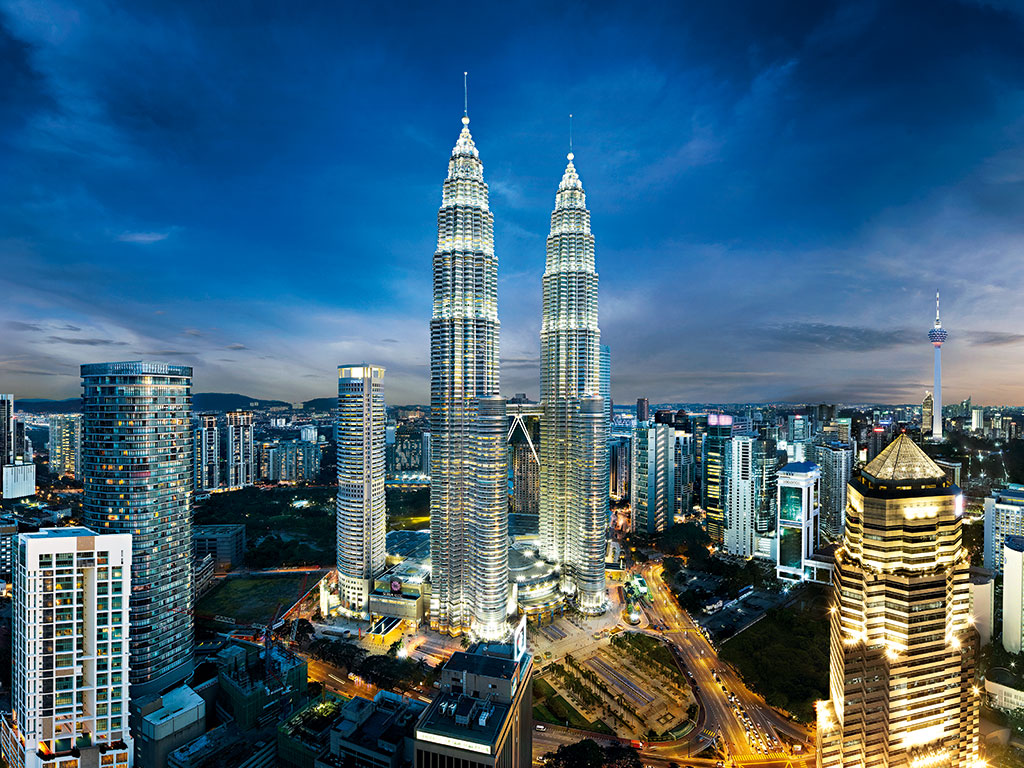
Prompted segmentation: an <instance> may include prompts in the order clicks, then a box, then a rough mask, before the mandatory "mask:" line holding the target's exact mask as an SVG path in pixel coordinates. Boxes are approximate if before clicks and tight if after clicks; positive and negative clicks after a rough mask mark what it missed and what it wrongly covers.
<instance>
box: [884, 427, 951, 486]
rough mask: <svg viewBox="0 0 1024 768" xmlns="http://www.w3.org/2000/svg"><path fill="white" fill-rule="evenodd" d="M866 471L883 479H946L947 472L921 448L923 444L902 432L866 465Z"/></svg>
mask: <svg viewBox="0 0 1024 768" xmlns="http://www.w3.org/2000/svg"><path fill="white" fill-rule="evenodd" d="M864 473H865V474H867V475H871V476H872V477H874V478H876V479H878V480H881V481H893V480H944V479H945V478H946V473H945V472H943V471H942V468H941V467H940V466H939V465H938V464H936V463H935V462H934V461H932V459H931V457H930V456H929V455H928V454H927V453H925V452H924V451H922V450H921V446H919V445H918V444H917V443H915V442H914V441H913V440H911V439H910V438H909V437H907V436H906V434H902V435H900V436H899V437H897V438H896V439H895V440H893V441H892V442H891V443H889V445H888V447H886V449H885V450H884V451H882V452H881V453H880V454H878V455H877V456H875V458H873V459H872V460H871V461H870V462H868V465H867V466H866V467H864Z"/></svg>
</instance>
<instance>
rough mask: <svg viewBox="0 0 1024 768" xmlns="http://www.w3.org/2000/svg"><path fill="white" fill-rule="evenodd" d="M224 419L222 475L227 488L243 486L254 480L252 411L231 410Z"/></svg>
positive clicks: (254, 453) (254, 452)
mask: <svg viewBox="0 0 1024 768" xmlns="http://www.w3.org/2000/svg"><path fill="white" fill-rule="evenodd" d="M224 421H225V422H226V426H225V429H224V434H225V439H224V465H225V469H224V475H225V480H226V481H227V487H228V488H244V487H245V486H247V485H252V484H253V483H255V482H256V445H255V442H254V440H253V431H252V412H251V411H231V412H230V413H227V414H225V416H224Z"/></svg>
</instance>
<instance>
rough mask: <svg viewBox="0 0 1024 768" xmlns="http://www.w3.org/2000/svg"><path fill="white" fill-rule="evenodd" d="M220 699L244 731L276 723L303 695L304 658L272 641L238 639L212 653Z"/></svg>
mask: <svg viewBox="0 0 1024 768" xmlns="http://www.w3.org/2000/svg"><path fill="white" fill-rule="evenodd" d="M215 662H216V664H217V680H218V683H219V684H220V698H219V703H220V704H221V705H223V706H224V708H225V709H226V710H227V711H228V712H229V713H230V714H231V715H232V716H233V717H234V718H235V722H236V723H237V724H238V727H239V728H240V729H241V730H243V731H248V730H250V729H252V728H257V727H266V726H268V725H273V724H276V723H277V722H279V721H280V720H281V718H283V717H287V715H288V714H289V713H290V712H293V711H294V710H295V709H297V708H298V707H299V706H301V705H302V703H303V702H304V701H305V698H306V672H307V668H306V662H305V660H304V659H302V658H300V657H298V656H296V655H295V654H293V653H291V652H290V651H286V650H285V649H283V648H281V647H279V646H276V645H271V646H270V647H269V649H268V648H266V647H265V646H262V645H257V644H255V643H248V642H242V641H238V642H235V643H233V644H232V645H229V646H228V647H227V648H225V649H224V650H222V651H220V652H219V653H218V654H217V656H216V657H215Z"/></svg>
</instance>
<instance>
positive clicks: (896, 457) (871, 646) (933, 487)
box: [817, 435, 984, 768]
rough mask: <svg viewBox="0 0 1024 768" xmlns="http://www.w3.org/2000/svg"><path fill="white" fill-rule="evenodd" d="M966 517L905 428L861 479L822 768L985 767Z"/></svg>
mask: <svg viewBox="0 0 1024 768" xmlns="http://www.w3.org/2000/svg"><path fill="white" fill-rule="evenodd" d="M962 512H963V497H962V496H961V495H960V489H959V488H957V487H956V486H955V485H953V484H952V483H950V481H949V480H948V479H947V478H946V474H945V472H943V470H942V469H941V468H940V467H939V466H938V465H937V464H936V463H935V462H934V461H932V460H931V459H930V458H929V457H928V455H927V454H925V452H924V451H922V450H921V448H920V447H919V446H917V445H916V444H915V443H914V442H913V440H911V439H910V438H909V437H907V436H906V435H900V436H899V437H898V438H896V440H894V441H893V442H892V443H890V444H889V446H888V447H887V448H886V449H885V450H884V451H882V452H881V453H880V454H878V456H876V457H875V458H874V459H873V460H872V461H871V462H869V463H868V464H867V465H866V466H865V467H864V468H863V469H861V470H859V471H858V472H857V473H856V474H855V475H854V476H853V478H852V479H851V480H850V485H849V489H848V491H847V511H846V535H845V538H844V540H843V545H842V547H841V548H840V549H839V550H837V551H836V555H835V570H834V572H833V577H832V605H831V607H830V613H831V645H830V649H831V650H830V659H831V661H830V670H829V671H830V674H829V695H830V700H829V701H822V702H818V729H817V733H818V735H817V741H818V766H820V767H823V768H876V767H877V768H889V767H890V766H892V767H893V768H895V767H896V766H899V767H900V768H904V767H906V766H910V767H912V766H922V767H923V766H928V767H929V768H965V767H966V768H972V767H973V766H976V765H984V763H979V762H978V714H979V709H980V704H981V694H980V692H979V690H978V688H977V687H976V684H975V663H976V656H977V652H978V633H977V631H976V630H975V629H974V627H973V626H972V624H971V611H970V557H969V554H968V552H967V550H966V549H965V548H964V546H963V542H962V536H961V515H962Z"/></svg>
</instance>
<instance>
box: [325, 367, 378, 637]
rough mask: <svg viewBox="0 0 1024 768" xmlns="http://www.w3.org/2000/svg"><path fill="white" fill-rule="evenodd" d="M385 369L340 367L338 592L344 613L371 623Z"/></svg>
mask: <svg viewBox="0 0 1024 768" xmlns="http://www.w3.org/2000/svg"><path fill="white" fill-rule="evenodd" d="M386 422H387V413H386V410H385V406H384V369H383V368H382V367H380V366H376V365H365V364H364V365H342V366H339V367H338V418H337V421H336V427H335V438H336V442H337V445H338V507H337V542H338V592H339V597H340V599H341V606H342V608H343V609H344V610H346V611H348V612H350V613H355V614H358V615H360V616H365V617H366V618H369V614H368V613H367V607H368V603H369V598H370V591H371V590H372V589H373V580H374V579H375V578H376V577H377V576H379V575H380V574H381V573H382V572H383V571H384V560H385V558H386V556H387V552H386V550H385V546H384V536H385V534H386V532H387V514H386V512H385V506H384V503H385V500H384V474H385V473H384V426H385V423H386Z"/></svg>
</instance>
